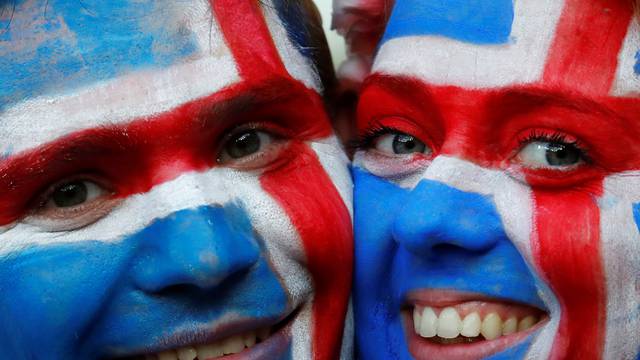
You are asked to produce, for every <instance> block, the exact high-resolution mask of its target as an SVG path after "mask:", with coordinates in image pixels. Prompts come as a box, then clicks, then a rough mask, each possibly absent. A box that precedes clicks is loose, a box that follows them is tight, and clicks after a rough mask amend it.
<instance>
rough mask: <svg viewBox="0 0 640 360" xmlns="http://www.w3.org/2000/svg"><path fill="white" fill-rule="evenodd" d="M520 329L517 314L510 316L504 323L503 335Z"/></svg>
mask: <svg viewBox="0 0 640 360" xmlns="http://www.w3.org/2000/svg"><path fill="white" fill-rule="evenodd" d="M517 331H518V319H516V318H515V316H512V317H510V318H508V319H507V320H506V321H505V322H504V323H503V324H502V335H511V334H514V333H515V332H517Z"/></svg>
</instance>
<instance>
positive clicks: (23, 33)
mask: <svg viewBox="0 0 640 360" xmlns="http://www.w3.org/2000/svg"><path fill="white" fill-rule="evenodd" d="M16 1H17V5H16V11H15V14H14V15H13V18H12V19H11V24H9V17H7V16H4V17H2V20H0V29H4V28H7V29H8V30H7V31H5V32H2V31H0V44H1V45H0V111H1V110H2V109H4V108H6V107H7V106H10V105H12V104H15V103H17V102H19V101H22V100H25V99H29V98H33V97H36V96H39V95H44V94H49V93H66V92H69V91H70V90H73V89H75V88H78V87H81V86H83V85H87V84H91V83H94V82H97V81H101V80H107V79H110V78H113V77H116V76H119V75H122V74H125V73H129V72H132V71H135V70H139V69H144V68H154V67H156V68H157V67H164V66H167V65H171V64H174V63H176V62H179V61H180V60H182V59H185V58H186V57H188V56H190V55H192V54H194V53H195V52H196V51H197V48H198V45H197V42H196V38H195V35H194V34H193V33H192V31H191V30H190V29H189V28H187V27H185V25H181V24H178V23H176V19H175V17H174V16H171V14H170V13H167V11H166V10H167V9H165V8H163V7H166V6H167V5H168V3H166V2H157V1H154V0H110V1H104V0H83V1H68V0H49V1H48V5H46V4H47V1H46V0H37V1H25V0H16ZM45 5H46V18H45ZM169 5H170V4H169ZM5 11H8V10H5Z"/></svg>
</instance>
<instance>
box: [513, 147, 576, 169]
mask: <svg viewBox="0 0 640 360" xmlns="http://www.w3.org/2000/svg"><path fill="white" fill-rule="evenodd" d="M585 157H586V155H585V152H584V151H583V150H581V149H580V148H579V147H578V146H577V145H576V144H572V143H566V142H559V141H533V142H530V143H528V144H527V145H525V146H524V147H523V148H522V150H520V152H519V153H518V155H517V158H518V159H519V161H520V162H521V163H522V164H523V165H525V166H527V167H530V168H551V169H559V170H562V169H567V168H573V167H575V166H578V165H580V164H582V163H584V161H585Z"/></svg>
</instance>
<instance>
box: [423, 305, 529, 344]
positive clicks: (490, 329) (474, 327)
mask: <svg viewBox="0 0 640 360" xmlns="http://www.w3.org/2000/svg"><path fill="white" fill-rule="evenodd" d="M538 320H539V319H538V317H537V316H535V315H527V316H525V317H524V318H522V319H520V321H518V318H517V317H516V316H508V317H507V319H506V320H504V321H503V320H502V319H501V318H500V315H498V313H496V312H490V313H488V314H486V315H484V319H482V317H481V316H480V314H479V313H478V312H477V311H474V312H471V313H468V314H467V315H466V316H465V317H464V318H462V319H461V318H460V315H459V314H458V311H457V310H456V309H455V308H453V307H446V308H444V309H442V310H441V311H440V315H439V316H438V315H436V311H435V310H434V309H433V308H431V307H429V306H426V307H424V308H422V307H419V306H416V307H414V309H413V326H414V330H415V332H416V334H418V335H420V336H421V337H424V338H432V337H434V336H436V335H437V336H438V337H441V338H443V339H454V338H457V337H458V336H460V335H462V336H464V337H477V336H479V335H480V334H482V336H483V337H484V338H485V339H486V340H493V339H497V338H499V337H500V336H502V335H510V334H513V333H515V332H518V331H524V330H527V329H529V328H531V327H532V326H533V325H535V324H536V323H537V322H538Z"/></svg>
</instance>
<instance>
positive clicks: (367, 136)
mask: <svg viewBox="0 0 640 360" xmlns="http://www.w3.org/2000/svg"><path fill="white" fill-rule="evenodd" d="M396 133H401V131H398V130H396V129H394V128H392V127H388V126H384V125H380V126H376V127H373V128H370V129H367V131H366V132H365V133H364V134H361V135H358V137H357V138H356V139H354V140H352V141H351V142H350V143H349V145H348V146H349V148H350V149H351V150H353V151H356V150H364V149H368V148H371V147H373V143H374V141H375V140H376V139H377V138H378V137H379V136H381V135H386V134H396Z"/></svg>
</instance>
